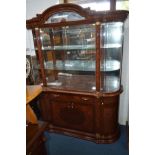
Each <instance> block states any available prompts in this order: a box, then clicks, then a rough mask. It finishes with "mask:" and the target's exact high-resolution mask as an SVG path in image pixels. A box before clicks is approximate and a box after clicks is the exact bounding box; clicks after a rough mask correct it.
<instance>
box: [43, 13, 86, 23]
mask: <svg viewBox="0 0 155 155" xmlns="http://www.w3.org/2000/svg"><path fill="white" fill-rule="evenodd" d="M84 19H85V18H84V17H82V16H80V15H79V14H77V13H76V12H59V13H56V14H54V15H53V16H51V17H50V18H48V20H47V21H46V22H45V23H59V22H62V21H77V20H84Z"/></svg>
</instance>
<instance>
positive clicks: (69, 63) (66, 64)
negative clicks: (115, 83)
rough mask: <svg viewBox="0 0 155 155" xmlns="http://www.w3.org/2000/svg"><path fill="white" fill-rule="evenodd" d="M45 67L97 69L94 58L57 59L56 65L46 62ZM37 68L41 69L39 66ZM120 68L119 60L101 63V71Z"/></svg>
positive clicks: (56, 68)
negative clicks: (84, 59)
mask: <svg viewBox="0 0 155 155" xmlns="http://www.w3.org/2000/svg"><path fill="white" fill-rule="evenodd" d="M44 67H45V69H48V70H64V71H67V70H68V71H95V68H96V64H95V61H93V60H86V61H83V60H74V61H73V60H66V61H61V60H57V61H56V64H55V65H54V64H53V62H52V61H48V62H45V63H44ZM35 68H36V69H39V66H37V67H35ZM119 69H120V62H119V61H118V60H107V61H106V63H104V64H101V71H116V70H119Z"/></svg>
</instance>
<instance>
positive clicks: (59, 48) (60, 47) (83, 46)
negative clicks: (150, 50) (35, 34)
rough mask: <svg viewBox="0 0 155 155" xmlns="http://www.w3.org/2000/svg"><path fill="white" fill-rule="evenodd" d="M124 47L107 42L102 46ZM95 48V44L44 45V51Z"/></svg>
mask: <svg viewBox="0 0 155 155" xmlns="http://www.w3.org/2000/svg"><path fill="white" fill-rule="evenodd" d="M120 47H122V45H121V44H105V45H104V46H102V47H101V48H120ZM90 49H92V50H95V49H96V47H95V45H63V46H54V47H53V48H52V47H51V46H47V47H42V50H43V51H46V50H55V51H59V50H90Z"/></svg>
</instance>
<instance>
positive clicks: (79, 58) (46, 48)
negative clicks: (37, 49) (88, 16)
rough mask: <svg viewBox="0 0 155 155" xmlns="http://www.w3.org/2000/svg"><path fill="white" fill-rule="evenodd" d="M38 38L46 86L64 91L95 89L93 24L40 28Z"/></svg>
mask: <svg viewBox="0 0 155 155" xmlns="http://www.w3.org/2000/svg"><path fill="white" fill-rule="evenodd" d="M40 38H41V45H42V47H41V48H42V55H43V60H44V69H45V75H46V81H47V86H49V87H52V88H55V89H65V90H79V91H90V92H92V91H93V92H94V91H95V90H96V86H95V71H96V63H95V61H96V45H95V41H96V39H95V26H94V25H92V24H84V25H83V24H82V25H78V26H63V27H54V28H41V29H40ZM38 68H40V66H38Z"/></svg>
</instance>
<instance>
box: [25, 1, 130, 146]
mask: <svg viewBox="0 0 155 155" xmlns="http://www.w3.org/2000/svg"><path fill="white" fill-rule="evenodd" d="M127 15H128V11H100V12H96V11H92V10H90V9H89V8H88V9H83V8H82V7H80V6H78V5H75V4H60V5H56V6H52V7H50V8H48V9H46V10H45V11H44V12H43V13H42V14H38V15H37V17H35V18H32V19H30V20H27V21H26V26H27V29H30V30H32V33H33V38H34V45H35V50H36V57H35V58H34V60H35V61H34V64H33V66H34V67H33V70H34V73H35V75H36V78H35V79H36V80H35V84H41V85H42V86H43V90H44V92H43V94H42V97H41V100H40V107H41V111H42V115H43V119H44V120H45V121H48V122H49V123H50V131H53V132H59V133H64V134H66V135H71V136H75V137H79V138H83V139H88V140H93V141H95V142H97V143H111V142H113V141H115V140H116V139H117V138H118V137H119V126H118V105H119V95H120V93H121V92H122V85H121V68H122V55H123V35H124V34H123V25H124V21H125V19H126V18H127Z"/></svg>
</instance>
